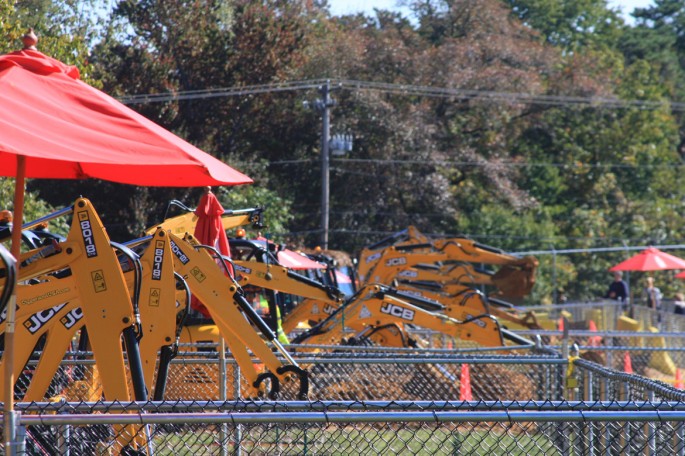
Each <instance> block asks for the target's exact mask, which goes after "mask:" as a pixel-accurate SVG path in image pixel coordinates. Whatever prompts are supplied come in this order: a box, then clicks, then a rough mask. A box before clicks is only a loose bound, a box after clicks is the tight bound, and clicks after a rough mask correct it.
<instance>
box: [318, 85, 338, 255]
mask: <svg viewBox="0 0 685 456" xmlns="http://www.w3.org/2000/svg"><path fill="white" fill-rule="evenodd" d="M321 97H322V111H323V123H322V130H321V248H322V249H324V250H326V249H328V213H329V207H328V201H329V198H330V195H331V189H330V181H329V176H330V155H329V151H328V148H329V145H330V136H331V108H332V107H333V105H334V104H335V103H334V101H333V100H332V99H331V82H330V81H329V80H326V83H325V84H324V85H323V86H321Z"/></svg>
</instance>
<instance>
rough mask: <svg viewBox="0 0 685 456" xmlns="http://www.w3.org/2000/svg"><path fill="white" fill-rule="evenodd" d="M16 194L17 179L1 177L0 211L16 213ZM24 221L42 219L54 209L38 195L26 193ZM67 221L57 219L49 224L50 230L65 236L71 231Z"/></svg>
mask: <svg viewBox="0 0 685 456" xmlns="http://www.w3.org/2000/svg"><path fill="white" fill-rule="evenodd" d="M14 194H15V179H8V178H4V177H0V210H5V209H7V210H10V211H12V212H15V208H14ZM23 208H24V210H23V212H24V213H23V219H24V222H28V221H31V220H36V219H38V218H40V217H44V216H46V215H48V214H50V213H51V212H54V210H55V209H54V208H53V207H51V206H50V205H49V204H47V203H46V202H45V201H44V200H42V199H40V198H39V197H38V195H37V194H36V193H34V192H30V191H29V192H26V193H24V206H23ZM66 222H67V221H66V220H63V219H62V220H60V219H56V220H54V221H51V222H50V224H49V228H48V229H49V230H50V231H52V232H53V233H57V234H61V235H63V236H65V235H66V234H67V233H68V231H69V225H68V224H67V223H66Z"/></svg>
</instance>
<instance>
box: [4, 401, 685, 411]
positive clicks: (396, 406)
mask: <svg viewBox="0 0 685 456" xmlns="http://www.w3.org/2000/svg"><path fill="white" fill-rule="evenodd" d="M16 410H17V411H20V412H22V413H32V414H33V413H43V414H55V413H57V414H86V413H93V412H108V413H111V412H143V413H145V412H155V413H189V412H199V411H202V412H207V411H217V412H223V413H229V412H231V413H255V412H263V413H271V412H291V413H293V412H330V411H365V412H372V411H385V412H391V411H450V410H458V411H464V412H466V411H500V410H509V411H513V410H519V411H538V412H540V411H624V412H629V411H655V410H658V411H683V412H685V402H650V401H566V400H562V401H551V400H545V401H534V400H525V401H314V402H311V401H226V402H224V401H166V402H157V401H150V402H129V403H122V402H32V403H21V402H20V403H17V405H16Z"/></svg>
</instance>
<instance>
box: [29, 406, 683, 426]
mask: <svg viewBox="0 0 685 456" xmlns="http://www.w3.org/2000/svg"><path fill="white" fill-rule="evenodd" d="M636 421H638V422H669V421H673V422H685V411H657V410H655V411H631V412H624V411H601V412H595V411H582V410H577V411H563V412H555V411H549V412H547V411H541V412H535V411H525V412H516V411H514V412H512V411H495V412H489V411H475V412H461V411H459V412H444V411H427V412H424V411H408V412H297V413H282V412H272V413H252V412H247V413H183V414H179V413H154V414H143V413H139V414H132V413H120V414H97V415H90V414H76V415H21V416H20V417H19V423H20V424H21V425H24V426H36V425H48V426H63V425H73V426H80V425H93V424H122V425H125V424H139V425H149V424H186V425H187V424H209V423H217V424H223V423H225V424H232V425H234V426H235V425H238V424H274V423H282V424H299V423H301V424H309V423H313V424H317V423H318V424H325V425H328V424H331V423H435V424H444V423H469V422H479V423H483V422H485V423H487V422H519V423H529V422H566V423H568V422H636Z"/></svg>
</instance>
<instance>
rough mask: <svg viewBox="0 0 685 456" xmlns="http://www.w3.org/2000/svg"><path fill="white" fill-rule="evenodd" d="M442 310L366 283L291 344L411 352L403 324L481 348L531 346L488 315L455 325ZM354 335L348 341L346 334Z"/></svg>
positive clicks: (418, 299)
mask: <svg viewBox="0 0 685 456" xmlns="http://www.w3.org/2000/svg"><path fill="white" fill-rule="evenodd" d="M443 312H444V306H442V305H441V304H439V303H436V302H434V301H430V300H426V299H423V298H420V297H417V296H414V295H411V294H407V293H403V292H401V291H399V290H396V289H394V288H391V287H388V286H385V285H380V284H369V285H365V286H364V287H362V288H361V289H360V290H359V291H358V292H357V294H356V295H355V296H353V297H352V298H350V299H349V300H348V301H347V302H346V303H345V304H344V305H343V306H342V307H340V308H339V309H338V310H337V311H335V312H334V313H333V314H332V315H331V316H329V317H328V318H327V319H325V320H324V321H322V322H321V323H319V324H318V325H316V326H314V327H312V328H311V329H309V330H307V331H305V332H304V333H302V334H300V335H298V336H297V337H296V338H295V339H294V340H293V343H295V344H308V345H313V344H323V345H331V344H333V345H337V344H340V343H350V341H360V340H364V339H367V340H370V341H371V342H373V343H374V344H377V345H382V346H394V347H409V346H412V343H411V341H410V339H409V337H408V336H407V334H406V331H405V328H404V325H413V326H416V327H420V328H425V329H430V330H433V331H436V332H439V333H442V334H446V335H449V336H452V337H454V338H455V339H459V340H462V341H467V342H473V343H476V344H478V345H481V346H484V347H503V346H504V345H505V342H504V338H505V337H506V338H508V339H510V340H512V341H514V342H515V343H517V344H520V345H529V342H528V341H526V340H524V339H522V338H520V337H518V336H516V335H514V334H511V333H509V332H503V331H502V330H501V328H500V326H499V323H498V322H497V320H496V319H494V318H493V317H492V316H490V315H487V314H481V315H467V318H464V319H462V320H458V319H455V318H451V317H449V316H447V315H445V314H444V313H443ZM350 330H351V331H352V333H353V335H352V336H351V337H347V336H348V334H347V333H348V331H350Z"/></svg>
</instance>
